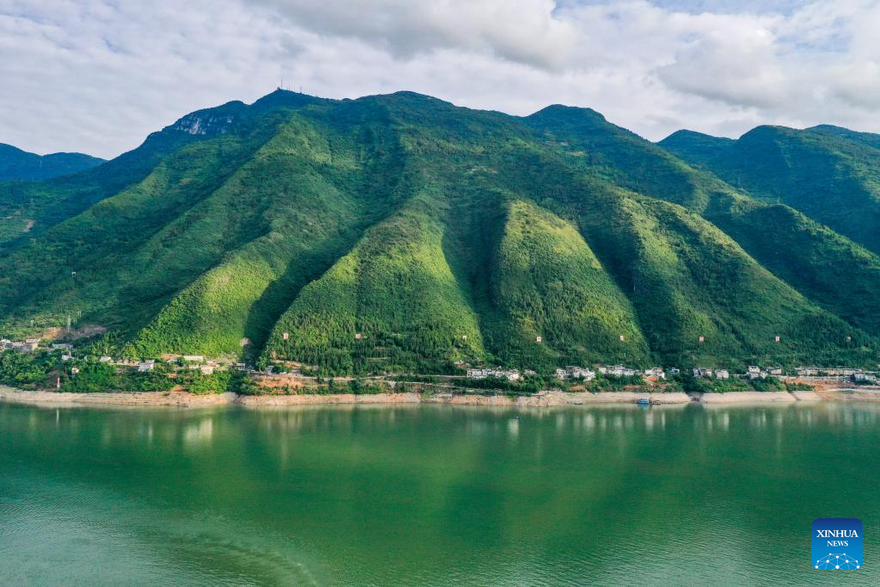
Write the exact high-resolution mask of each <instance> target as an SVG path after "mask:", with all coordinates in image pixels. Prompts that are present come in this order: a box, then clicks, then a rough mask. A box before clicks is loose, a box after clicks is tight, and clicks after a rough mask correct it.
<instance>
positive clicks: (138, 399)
mask: <svg viewBox="0 0 880 587" xmlns="http://www.w3.org/2000/svg"><path fill="white" fill-rule="evenodd" d="M640 399H648V400H649V401H650V402H651V403H652V404H655V405H684V404H688V403H691V402H699V403H701V404H705V405H730V404H747V403H794V402H800V401H803V402H809V401H875V402H876V401H880V389H868V390H866V389H858V390H848V389H833V390H821V391H817V392H813V391H798V392H791V393H788V392H784V391H780V392H758V391H737V392H728V393H704V394H702V395H695V396H690V395H687V394H685V393H648V392H633V391H621V392H602V393H565V392H561V391H553V392H545V393H540V394H536V395H531V396H507V395H476V394H472V395H453V394H451V393H435V394H430V395H422V394H418V393H412V392H410V393H381V394H375V395H355V394H350V393H340V394H321V395H318V394H302V395H258V396H244V395H237V394H234V393H224V394H219V395H195V394H191V393H186V392H136V393H65V392H54V391H22V390H18V389H14V388H11V387H6V386H2V385H0V401H7V402H12V403H22V404H32V405H46V406H51V407H77V406H102V405H104V406H121V407H131V408H139V407H140V408H144V407H177V408H200V407H210V406H222V405H240V406H243V407H247V408H259V407H284V406H306V405H339V404H348V405H353V404H449V405H458V406H499V407H553V406H583V405H599V404H634V403H637V402H638V400H640Z"/></svg>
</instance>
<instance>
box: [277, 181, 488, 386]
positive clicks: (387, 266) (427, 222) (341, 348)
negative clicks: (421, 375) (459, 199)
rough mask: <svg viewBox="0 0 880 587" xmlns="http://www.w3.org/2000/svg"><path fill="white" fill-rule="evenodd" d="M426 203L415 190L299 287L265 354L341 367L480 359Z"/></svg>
mask: <svg viewBox="0 0 880 587" xmlns="http://www.w3.org/2000/svg"><path fill="white" fill-rule="evenodd" d="M431 200H432V198H430V197H424V196H417V197H416V199H415V200H413V201H412V203H411V204H409V205H408V206H407V207H406V208H405V209H404V210H402V211H401V212H399V213H397V214H395V215H393V216H391V217H390V218H388V219H387V220H385V221H383V222H381V223H379V224H378V225H376V226H375V227H374V228H373V229H371V230H370V231H369V232H368V233H367V234H366V235H365V237H364V239H363V240H361V242H360V243H358V245H357V247H355V249H354V250H352V252H351V253H349V254H347V255H346V256H344V257H342V259H340V260H339V262H337V263H336V264H335V265H334V266H333V267H332V268H331V269H330V270H329V271H328V272H327V273H326V274H325V275H324V276H322V277H321V278H320V279H318V280H316V281H314V282H312V283H311V284H309V285H308V286H306V287H305V288H304V289H303V290H302V292H301V293H300V295H299V296H298V297H297V299H296V300H295V301H294V303H293V304H292V306H291V307H290V309H289V310H288V311H287V312H286V313H285V314H284V315H283V316H282V317H281V319H280V320H279V322H278V326H277V328H276V329H275V332H274V333H273V336H272V340H271V343H270V345H269V347H268V352H269V353H270V355H272V356H273V358H274V357H278V358H287V359H293V360H300V361H305V362H306V363H309V364H316V365H319V366H322V367H329V368H331V369H333V370H342V371H350V370H353V369H354V370H359V371H360V370H364V369H365V368H369V367H370V366H371V365H374V366H375V367H376V368H382V369H392V370H393V369H401V368H402V369H421V370H438V369H442V368H443V366H444V365H448V364H450V363H452V362H454V361H457V360H469V361H470V360H478V359H481V358H482V355H483V347H482V340H481V335H480V329H479V326H478V323H477V316H476V314H475V313H474V311H473V308H472V307H471V305H470V304H469V302H468V300H467V299H466V297H465V296H464V295H463V292H462V288H461V287H460V286H459V284H458V283H457V281H456V278H455V275H454V274H453V272H452V269H451V267H450V265H449V263H448V261H447V260H446V256H445V253H444V250H443V238H444V232H445V231H444V227H443V225H442V223H440V222H438V221H437V220H436V219H435V218H434V217H435V216H436V214H437V212H436V211H435V210H433V209H432V208H433V207H434V206H435V205H436V203H435V202H432V201H431ZM284 333H287V334H288V338H287V339H285V338H284Z"/></svg>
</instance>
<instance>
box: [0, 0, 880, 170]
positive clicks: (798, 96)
mask: <svg viewBox="0 0 880 587" xmlns="http://www.w3.org/2000/svg"><path fill="white" fill-rule="evenodd" d="M878 31H880V0H833V1H819V2H808V1H799V0H782V1H779V2H775V3H774V2H763V1H757V0H755V1H752V0H742V1H734V0H654V1H653V2H648V1H645V0H634V1H630V0H620V1H618V0H605V1H603V0H584V1H575V0H560V1H558V2H553V1H552V0H444V1H437V2H429V1H419V2H412V1H411V0H371V1H362V2H355V1H351V0H348V1H344V0H317V1H316V0H250V1H246V0H188V1H187V2H180V1H179V0H152V1H151V2H137V3H135V2H125V1H122V2H120V1H118V0H48V1H43V2H40V3H35V2H33V1H32V0H28V1H20V0H0V88H2V91H0V142H5V143H10V144H13V145H16V146H19V147H21V148H24V149H26V150H30V151H35V152H39V153H46V152H54V151H82V152H86V153H90V154H94V155H98V156H104V157H111V156H115V155H117V154H119V153H120V152H122V151H125V150H128V149H131V148H133V147H135V146H137V145H138V144H139V143H140V142H141V141H142V140H143V139H144V137H145V136H146V135H147V134H148V133H149V132H151V131H153V130H156V129H158V128H161V127H162V126H165V125H167V124H169V123H171V122H173V121H174V120H175V119H176V118H178V117H179V116H181V115H183V114H185V113H187V112H190V111H192V110H196V109H198V108H203V107H206V106H212V105H216V104H220V103H223V102H226V101H229V100H233V99H240V100H244V101H246V102H250V101H253V100H255V99H256V98H258V97H259V96H261V95H264V94H266V93H268V92H270V91H272V90H273V89H275V87H276V86H278V85H279V83H280V80H281V79H282V78H283V79H284V84H285V85H286V86H289V87H290V88H291V89H296V90H298V89H299V88H300V86H301V87H302V90H303V91H304V92H306V93H309V94H313V95H318V96H325V97H331V98H343V97H358V96H362V95H366V94H376V93H387V92H393V91H397V90H404V89H406V90H414V91H417V92H422V93H425V94H430V95H433V96H437V97H439V98H443V99H446V100H449V101H451V102H454V103H456V104H459V105H462V106H470V107H475V108H488V109H494V110H501V111H504V112H508V113H511V114H529V113H531V112H533V111H535V110H538V109H540V108H542V107H544V106H546V105H548V104H553V103H564V104H570V105H577V106H589V107H592V108H595V109H596V110H598V111H600V112H602V113H604V114H605V115H606V116H607V117H608V118H609V119H610V120H611V121H612V122H615V123H617V124H620V125H622V126H625V127H627V128H630V129H632V130H634V131H636V132H638V133H640V134H642V135H643V136H645V137H647V138H649V139H652V140H657V139H660V138H663V137H664V136H666V135H667V134H669V133H670V132H672V131H674V130H677V129H679V128H690V129H694V130H700V131H703V132H708V133H712V134H718V135H725V136H738V135H739V134H741V133H743V132H745V131H746V130H748V129H750V128H752V127H753V126H756V125H758V124H767V123H770V124H784V125H789V126H796V127H803V126H809V125H813V124H818V123H832V124H840V125H843V126H848V127H851V128H855V129H858V130H866V131H874V132H880V117H878V116H877V113H878V109H880V42H878V41H877V37H878Z"/></svg>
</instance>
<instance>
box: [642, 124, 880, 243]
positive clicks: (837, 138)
mask: <svg viewBox="0 0 880 587" xmlns="http://www.w3.org/2000/svg"><path fill="white" fill-rule="evenodd" d="M856 135H857V133H842V132H840V131H836V132H829V129H828V128H827V127H825V128H824V130H823V128H822V127H820V128H819V129H818V130H815V129H807V130H801V131H799V130H794V129H790V128H784V127H771V126H762V127H758V128H756V129H754V130H752V131H749V132H748V133H746V134H744V135H743V136H742V137H740V138H739V140H736V141H730V140H726V139H722V140H717V139H716V140H714V141H713V140H712V138H711V137H706V136H700V135H698V134H697V133H692V132H679V133H675V134H673V135H672V136H670V137H668V138H666V139H664V140H663V141H661V142H660V143H659V144H660V145H661V146H662V147H664V148H666V149H668V150H669V151H670V152H672V153H674V154H676V155H677V156H679V157H681V158H682V159H685V160H686V161H689V162H691V163H693V164H695V165H699V166H701V167H704V168H706V169H708V170H710V171H712V172H713V173H714V174H716V175H717V176H719V177H721V178H722V179H724V180H725V181H727V182H728V183H730V184H731V185H734V186H736V187H741V188H743V189H745V190H747V191H748V192H749V193H750V194H751V195H753V196H755V197H756V198H759V199H761V200H763V201H767V202H773V203H782V204H786V205H789V206H791V207H792V208H795V209H796V210H799V211H801V212H803V213H804V214H805V215H807V216H808V217H809V218H811V219H813V220H815V221H817V222H819V223H821V224H824V225H826V226H828V227H829V228H831V229H833V230H835V231H836V232H838V233H840V234H842V235H843V236H846V237H848V238H850V239H851V240H853V241H855V242H857V243H859V244H861V245H862V246H864V247H865V248H867V249H869V250H871V251H873V252H875V253H880V231H878V230H877V227H878V226H880V150H878V149H877V148H876V145H874V144H872V141H871V140H862V139H858V138H854V136H856ZM709 143H713V144H714V146H713V147H712V148H708V149H707V148H706V145H707V144H709Z"/></svg>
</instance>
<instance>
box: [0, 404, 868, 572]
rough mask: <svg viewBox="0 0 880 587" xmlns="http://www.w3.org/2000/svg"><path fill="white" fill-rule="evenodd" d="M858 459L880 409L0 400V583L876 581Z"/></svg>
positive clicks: (863, 472) (863, 460) (863, 464)
mask: <svg viewBox="0 0 880 587" xmlns="http://www.w3.org/2000/svg"><path fill="white" fill-rule="evenodd" d="M878 465H880V404H859V403H833V402H818V403H809V404H807V403H804V402H798V403H797V404H792V405H784V406H777V405H760V406H722V407H705V406H699V405H688V406H655V407H651V408H641V407H637V406H608V407H602V406H599V407H583V408H580V407H578V408H573V407H568V408H536V409H530V410H514V409H498V408H496V409H490V408H477V407H455V406H426V405H412V406H376V407H371V406H356V407H355V406H333V407H320V406H312V407H297V408H284V409H269V408H264V409H244V408H240V407H222V408H211V409H189V410H187V409H173V408H167V409H141V410H138V409H97V408H71V409H55V408H41V407H31V406H23V405H13V404H4V403H0V584H4V585H20V584H37V585H57V584H84V585H170V584H174V585H205V584H214V585H224V584H226V585H243V584H244V585H247V584H267V585H276V584H280V585H286V584H292V585H308V584H317V585H367V584H373V585H389V584H392V585H397V584H407V585H458V584H480V585H485V584H492V585H584V584H587V583H593V584H627V585H636V584H638V585H642V584H668V585H703V584H744V585H748V584H755V583H773V584H785V583H789V584H790V583H797V584H827V583H828V582H829V581H831V580H833V582H834V583H835V584H837V583H843V584H847V583H852V584H880V466H878ZM819 517H856V518H860V519H861V520H862V522H863V524H864V544H865V553H864V559H865V560H864V565H863V567H862V568H861V569H860V570H858V571H847V572H838V571H816V570H813V569H812V568H811V566H810V524H811V522H812V520H813V519H814V518H819Z"/></svg>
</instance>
